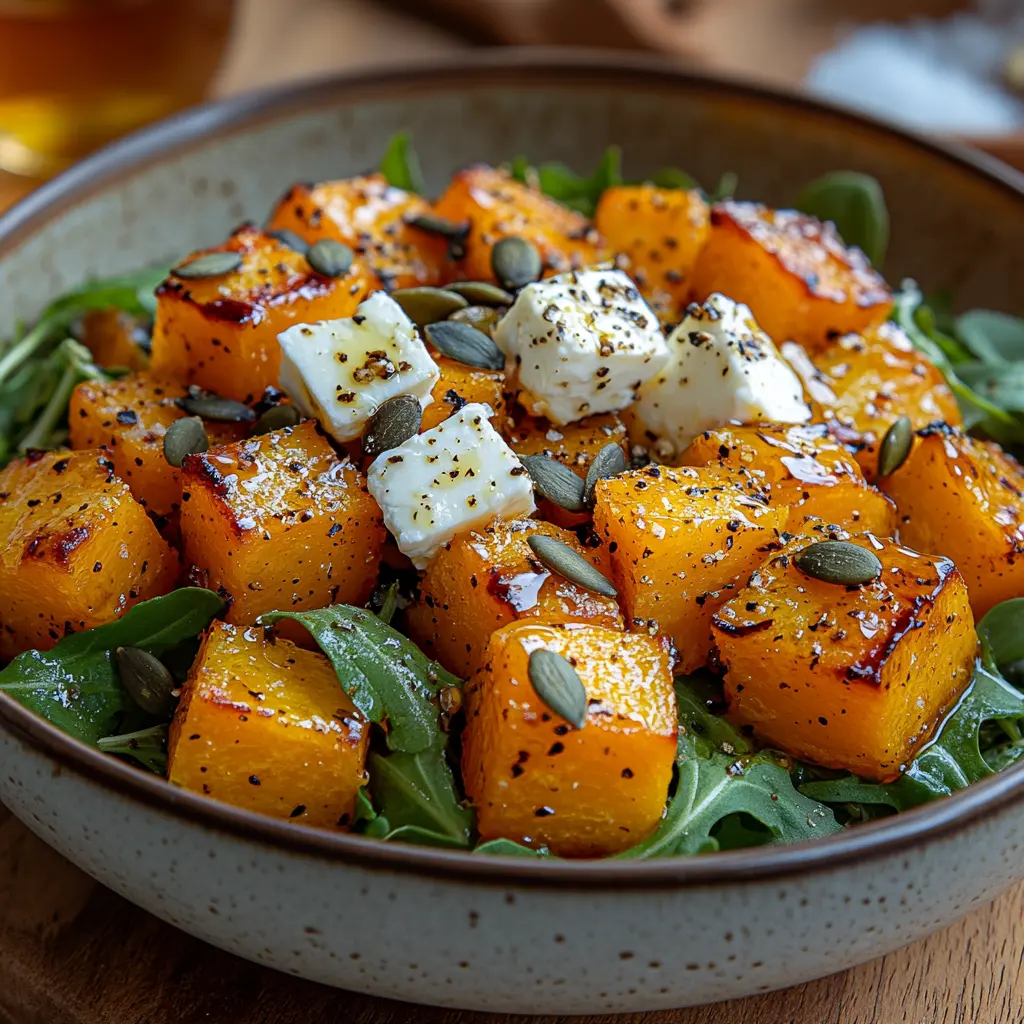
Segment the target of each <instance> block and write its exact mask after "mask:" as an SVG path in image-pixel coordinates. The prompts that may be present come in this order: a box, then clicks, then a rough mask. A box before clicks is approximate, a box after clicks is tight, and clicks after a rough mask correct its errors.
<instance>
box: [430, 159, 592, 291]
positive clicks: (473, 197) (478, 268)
mask: <svg viewBox="0 0 1024 1024" xmlns="http://www.w3.org/2000/svg"><path fill="white" fill-rule="evenodd" d="M434 210H435V213H437V214H438V215H439V216H441V217H445V218H447V219H448V220H450V221H453V222H454V223H456V224H464V223H468V224H469V234H468V235H467V236H466V239H465V242H464V245H463V247H464V249H465V255H464V256H463V257H462V258H461V259H460V260H458V261H457V262H456V264H455V268H456V276H457V277H460V278H463V279H465V280H470V281H493V280H494V275H493V273H492V272H491V249H493V248H494V243H495V242H497V241H499V240H500V239H502V238H505V237H506V236H508V235H518V236H519V237H520V238H525V239H527V240H528V241H530V242H532V243H533V244H534V245H535V246H536V247H537V250H538V251H539V252H540V255H541V260H542V262H543V265H544V273H545V276H547V275H548V274H557V273H562V272H564V271H567V270H578V269H580V268H581V267H587V266H590V265H591V264H593V263H595V262H597V260H598V259H599V252H600V251H602V250H600V246H599V238H598V234H597V232H596V231H595V230H594V229H593V228H592V227H591V225H590V222H589V221H588V220H587V219H586V218H585V217H583V216H582V215H581V214H579V213H576V212H575V211H573V210H570V209H569V208H568V207H566V206H562V204H561V203H558V202H555V200H554V199H549V198H548V197H547V196H546V195H544V194H543V193H542V192H541V191H540V190H539V189H535V188H530V187H529V186H528V185H524V184H523V183H522V182H520V181H516V180H515V178H513V177H512V176H511V175H510V174H508V173H507V172H505V171H501V170H498V169H497V168H494V167H484V166H480V167H470V168H468V169H467V170H465V171H460V172H459V173H458V174H456V175H455V177H454V178H452V180H451V182H450V183H449V185H448V189H447V191H446V192H445V193H444V195H443V196H441V198H440V199H439V200H438V201H437V204H436V205H435V207H434Z"/></svg>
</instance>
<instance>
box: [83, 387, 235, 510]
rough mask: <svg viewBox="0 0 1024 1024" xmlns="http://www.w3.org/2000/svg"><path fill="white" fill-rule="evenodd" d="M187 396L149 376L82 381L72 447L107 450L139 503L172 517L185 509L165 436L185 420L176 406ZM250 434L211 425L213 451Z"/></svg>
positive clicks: (183, 390) (231, 426) (225, 425)
mask: <svg viewBox="0 0 1024 1024" xmlns="http://www.w3.org/2000/svg"><path fill="white" fill-rule="evenodd" d="M187 394H188V389H187V388H186V387H185V385H184V384H181V383H179V382H178V381H176V380H173V379H171V378H161V377H154V376H153V375H152V374H150V373H145V372H143V373H132V374H129V375H128V376H127V377H121V378H120V379H119V380H111V381H96V380H87V381H83V382H82V383H81V384H79V385H78V387H77V388H75V391H74V394H73V395H72V396H71V406H70V410H69V412H68V420H69V425H70V428H71V447H72V448H99V447H100V446H101V445H105V446H106V447H107V448H109V449H110V458H111V459H112V460H113V463H114V471H115V472H116V473H117V475H118V476H119V477H120V478H121V479H122V480H124V481H125V483H127V484H128V486H129V487H130V488H131V489H132V494H133V495H134V496H135V500H136V501H137V502H139V504H140V505H143V506H144V507H145V508H146V509H148V510H149V512H150V513H152V514H153V515H155V516H158V517H167V516H170V515H172V514H174V513H175V512H177V510H178V506H179V505H180V504H181V474H180V472H179V471H178V470H177V469H175V468H174V466H172V465H171V464H170V463H169V462H168V461H167V459H165V458H164V434H166V433H167V428H168V427H169V426H170V425H171V424H172V423H173V422H174V421H175V420H178V419H181V418H182V417H183V416H185V415H186V413H184V412H183V411H182V410H181V409H179V408H178V406H177V405H176V404H175V403H176V400H177V399H179V398H184V397H185V396H186V395H187ZM245 432H246V428H245V425H244V424H238V423H213V422H208V423H206V434H207V436H208V437H209V438H210V442H211V444H214V445H218V444H227V443H228V442H229V441H237V440H239V439H240V438H242V437H243V436H244V435H245Z"/></svg>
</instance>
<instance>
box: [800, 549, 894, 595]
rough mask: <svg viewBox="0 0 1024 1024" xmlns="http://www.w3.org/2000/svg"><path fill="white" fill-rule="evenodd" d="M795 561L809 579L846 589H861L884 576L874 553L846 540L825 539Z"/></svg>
mask: <svg viewBox="0 0 1024 1024" xmlns="http://www.w3.org/2000/svg"><path fill="white" fill-rule="evenodd" d="M793 561H794V562H795V563H796V567H797V568H798V569H799V570H800V571H801V572H802V573H804V574H806V575H807V576H812V577H813V578H814V579H816V580H822V581H823V582H824V583H836V584H839V585H841V586H844V587H858V586H860V585H861V584H864V583H870V582H871V581H872V580H877V579H878V577H879V576H881V575H882V563H881V562H880V561H879V560H878V556H877V555H876V554H875V553H874V552H873V551H868V549H867V548H862V547H861V546H860V545H859V544H851V543H850V542H849V541H846V540H823V541H820V542H819V543H817V544H812V545H811V546H810V547H806V548H804V549H803V551H801V552H800V554H798V555H796V556H795V557H794V559H793Z"/></svg>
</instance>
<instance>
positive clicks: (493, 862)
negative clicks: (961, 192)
mask: <svg viewBox="0 0 1024 1024" xmlns="http://www.w3.org/2000/svg"><path fill="white" fill-rule="evenodd" d="M610 80H613V81H614V82H615V84H616V85H617V86H621V87H623V88H626V87H628V86H636V87H639V88H641V89H644V88H646V89H661V90H663V91H671V92H680V93H683V94H686V93H700V92H703V93H712V94H716V95H719V96H722V97H728V98H731V99H734V100H737V101H746V102H751V103H757V104H768V105H774V106H776V107H782V108H786V109H789V110H791V111H793V112H794V113H801V114H803V115H805V116H812V117H815V118H817V119H821V120H830V121H833V122H840V123H843V124H845V125H846V126H848V127H855V128H857V129H859V130H861V131H865V132H869V133H871V134H874V135H876V136H879V135H880V136H885V137H888V138H889V139H891V140H892V141H893V142H895V143H898V144H900V145H902V146H905V147H910V148H913V149H917V150H919V151H921V152H923V153H924V154H926V155H927V156H928V157H929V158H931V159H933V160H935V161H936V162H939V163H944V164H946V165H953V166H955V167H957V168H959V169H960V170H961V171H964V172H967V173H968V174H969V175H970V176H972V177H974V178H975V179H978V180H980V181H983V182H985V183H986V184H987V185H989V186H990V187H996V188H997V189H999V190H1001V191H1006V192H1009V193H1010V194H1011V195H1013V196H1014V197H1016V198H1018V199H1020V200H1022V201H1024V175H1021V174H1019V173H1017V172H1016V171H1014V170H1013V169H1012V168H1010V167H1007V166H1006V165H1004V164H1002V163H1000V162H999V161H997V160H995V159H993V158H991V157H988V156H986V155H985V154H983V153H979V152H974V151H972V150H969V149H968V148H966V147H964V146H959V145H957V144H955V143H950V142H938V141H935V140H932V139H927V138H924V137H920V136H916V135H914V134H913V133H911V132H907V131H904V130H903V129H901V128H898V127H896V126H894V125H890V124H887V123H885V122H882V121H879V120H876V119H873V118H870V117H866V116H864V115H862V114H859V113H856V112H854V111H850V110H846V109H844V108H842V107H840V106H837V105H833V104H827V103H822V102H818V101H816V100H812V99H810V98H808V97H806V96H803V95H799V94H797V93H790V92H786V91H785V90H781V89H777V88H769V87H766V86H761V85H755V84H751V83H747V82H742V81H736V80H729V79H723V78H719V77H716V76H713V75H702V74H696V73H693V72H688V71H683V70H680V69H679V68H678V67H677V66H676V65H675V64H674V63H673V62H672V61H670V60H667V59H663V58H654V57H641V56H624V55H623V54H622V53H621V51H609V52H603V51H592V50H561V49H551V48H549V49H523V50H514V49H509V50H482V51H468V52H467V53H465V54H457V55H453V56H446V57H444V58H443V59H441V60H433V61H430V62H418V63H416V64H415V65H411V66H405V67H402V68H395V69H386V70H375V71H365V72H357V73H354V74H347V75H340V76H334V77H331V78H326V79H320V80H316V81H313V82H309V83H303V84H299V85H291V86H285V87H281V88H274V89H268V90H265V91H262V92H256V93H250V94H246V95H243V96H239V97H236V98H232V99H226V100H221V101H218V102H214V103H209V104H206V105H204V106H200V107H197V108H194V109H193V110H190V111H186V112H185V113H183V114H179V115H177V116H175V117H172V118H169V119H167V120H165V121H162V122H160V123H158V124H156V125H153V126H151V127H148V128H145V129H143V130H141V131H139V132H137V133H135V134H133V135H131V136H129V137H127V138H125V139H123V140H121V141H119V142H116V143H114V144H112V145H110V146H108V147H107V148H105V149H103V150H101V151H100V152H98V153H96V154H94V155H93V156H91V157H89V158H87V159H86V160H84V161H82V162H81V163H79V164H77V165H75V166H74V167H72V168H71V169H70V170H68V171H66V172H65V173H64V174H62V175H60V176H59V177H57V178H55V179H53V180H52V181H50V182H48V183H47V184H45V185H43V186H42V187H41V188H39V189H38V190H37V191H35V192H33V193H32V194H30V195H29V196H27V197H26V198H25V199H23V200H22V201H21V202H20V203H18V204H17V205H16V206H14V207H13V208H11V209H10V210H9V211H7V212H6V213H4V214H3V215H2V216H0V259H2V258H3V257H4V256H6V255H8V254H10V253H11V252H12V251H14V250H15V249H16V248H17V247H18V245H19V244H20V243H22V242H23V241H24V240H25V239H26V238H27V237H29V236H30V235H31V234H32V233H33V231H34V230H36V229H37V228H38V227H39V226H41V225H42V224H43V223H45V222H46V221H47V220H48V219H50V217H52V216H53V215H54V214H55V213H58V212H61V211H63V210H65V209H67V208H69V207H71V206H73V205H75V204H76V203H78V202H80V201H82V200H83V199H85V198H87V197H88V196H89V195H91V194H93V193H94V192H95V191H97V190H98V189H100V188H101V187H107V186H109V185H111V184H113V183H116V182H117V181H118V180H121V179H123V178H125V177H128V176H129V175H130V174H131V173H133V172H135V171H137V170H139V169H140V168H142V167H145V166H147V165H150V164H152V163H154V162H158V161H160V160H162V159H165V158H167V157H169V156H172V155H180V154H181V153H183V152H187V151H188V150H189V149H191V148H193V147H194V146H196V145H198V144H201V143H202V142H203V141H205V140H206V139H207V138H209V137H211V136H213V135H222V134H225V133H230V132H232V131H240V130H244V129H246V128H249V127H251V126H253V125H255V124H258V123H261V122H265V121H271V120H277V119H280V118H281V117H283V116H286V115H288V114H298V113H301V112H308V111H309V110H311V109H315V108H317V107H320V106H325V105H332V104H336V103H338V102H339V101H344V102H346V103H353V102H358V101H360V100H363V99H367V98H379V97H381V96H385V95H392V94H395V93H401V92H408V91H409V90H410V89H415V90H418V91H419V90H424V89H426V90H431V89H433V88H440V87H446V86H455V87H458V88H461V89H470V88H472V87H473V86H474V85H494V84H500V83H502V82H508V83H510V84H513V85H515V84H518V85H523V84H527V85H533V86H537V85H558V84H566V83H572V84H574V85H586V84H588V83H605V84H607V83H608V82H609V81H610ZM0 723H2V724H3V726H4V727H5V728H6V729H7V730H8V731H9V732H11V733H12V734H13V735H14V736H16V737H17V738H18V739H20V740H22V741H24V742H26V743H28V744H30V745H31V746H33V747H35V748H36V749H38V750H39V751H41V752H42V753H43V754H45V755H47V756H48V757H50V758H52V759H53V760H54V761H55V762H56V764H57V766H58V768H57V770H58V771H60V770H63V769H65V768H66V769H71V770H74V771H75V772H77V773H79V774H81V775H83V776H85V777H87V778H89V779H91V780H93V781H94V782H97V783H99V784H101V785H103V786H105V787H107V788H109V789H112V790H114V791H115V792H117V793H119V794H120V795H123V796H127V797H130V798H132V799H136V800H139V801H141V802H143V803H145V804H147V805H148V806H150V807H151V808H154V809H156V810H158V811H164V812H167V813H170V814H171V815H174V816H176V817H181V818H183V819H186V820H188V821H190V822H192V823H194V824H197V825H200V826H202V827H205V828H209V829H212V830H225V831H227V832H230V833H232V834H233V835H235V836H239V837H241V838H243V839H246V840H249V841H254V842H258V843H262V844H265V845H267V846H271V847H276V848H280V849H283V850H287V851H291V852H293V853H295V854H300V855H307V856H313V857H317V858H326V859H328V860H330V861H334V862H341V863H352V864H356V865H358V866H359V867H361V868H364V869H370V870H380V871H392V872H393V871H399V872H404V873H412V874H416V875H426V876H432V877H440V878H447V879H454V880H463V881H465V882H467V883H472V884H475V885H490V886H510V885H520V886H528V887H538V886H539V887H546V888H547V887H557V888H571V889H602V890H605V891H607V890H608V889H609V888H614V890H615V891H637V890H651V889H675V888H687V887H706V886H713V885H722V884H729V883H733V884H735V883H740V882H754V881H767V880H772V879H781V878H786V877H791V876H803V875H806V874H808V873H810V872H819V871H832V870H835V869H838V868H840V867H842V866H845V865H848V864H851V863H858V862H861V861H863V860H864V859H865V858H867V857H881V856H893V855H897V854H899V853H901V852H902V853H909V851H910V850H911V849H912V848H913V847H914V846H916V845H918V844H920V843H923V842H925V841H928V840H934V839H938V838H940V837H944V836H948V835H950V834H952V833H955V832H958V831H961V830H963V829H965V828H967V827H968V826H969V825H971V824H972V823H973V822H975V821H976V820H977V819H979V818H981V817H983V816H987V815H990V814H992V813H995V812H996V811H998V810H1000V809H1001V808H1003V807H1005V806H1006V805H1007V804H1008V803H1010V802H1011V801H1013V800H1016V799H1018V798H1019V797H1020V796H1021V794H1022V792H1024V765H1018V766H1016V767H1015V768H1011V769H1009V770H1008V771H1006V772H1003V773H1001V774H999V775H996V776H993V777H992V778H990V779H986V780H983V781H982V782H979V783H976V784H975V785H973V786H971V787H969V788H968V789H966V790H963V791H961V792H959V793H957V794H954V795H953V796H950V797H947V798H945V799H943V800H939V801H937V802H936V803H934V804H930V805H928V806H926V807H923V808H918V809H916V810H913V811H909V812H906V813H904V814H901V815H897V816H895V817H893V818H890V819H886V820H883V821H878V822H874V823H871V824H866V825H862V826H859V827H857V828H856V829H852V830H850V831H847V832H844V833H841V834H838V835H834V836H829V837H825V838H822V839H819V840H814V841H810V842H805V843H802V844H798V845H794V846H771V847H761V848H758V849H753V850H741V851H734V852H728V853H719V854H715V855H714V856H710V857H680V858H666V859H661V860H649V861H555V860H550V861H549V860H540V859H537V860H533V859H529V858H507V857H488V856H481V855H474V854H470V853H466V852H459V851H447V850H439V849H432V848H429V847H418V846H411V845H402V844H398V843H395V844H386V843H381V842H380V841H378V840H372V839H366V838H363V837H361V836H354V835H348V834H345V833H333V832H327V831H321V830H318V829H312V828H305V827H302V826H296V825H291V824H289V823H287V822H284V821H278V820H276V819H273V818H268V817H264V816H261V815H257V814H253V813H251V812H249V811H244V810H241V809H239V808H235V807H231V806H229V805H227V804H222V803H219V802H217V801H214V800H210V799H208V798H206V797H203V796H200V795H198V794H195V793H191V792H187V791H185V790H180V789H177V788H175V787H173V786H171V785H169V784H168V783H167V782H166V781H164V780H162V779H159V778H157V777H155V776H152V775H147V774H145V773H144V772H141V771H137V770H136V769H134V768H131V767H129V766H128V765H127V764H125V763H123V762H121V761H119V760H118V759H116V758H113V757H110V756H108V755H105V754H102V753H100V752H99V751H98V750H96V749H93V748H91V747H88V746H86V745H85V744H83V743H80V742H79V741H77V740H75V739H72V738H71V737H70V736H68V735H66V734H65V733H63V732H61V731H60V730H59V729H58V728H56V727H55V726H53V725H51V724H50V723H48V722H46V721H45V720H44V719H42V718H39V717H38V716H36V715H35V714H33V713H32V712H31V711H29V710H28V709H27V708H25V707H23V706H22V705H21V704H18V703H17V702H16V701H14V700H13V699H12V698H10V697H8V696H6V695H3V694H0Z"/></svg>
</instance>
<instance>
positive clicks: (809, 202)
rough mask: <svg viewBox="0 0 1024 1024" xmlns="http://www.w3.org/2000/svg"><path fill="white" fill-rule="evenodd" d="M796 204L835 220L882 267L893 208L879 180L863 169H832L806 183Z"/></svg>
mask: <svg viewBox="0 0 1024 1024" xmlns="http://www.w3.org/2000/svg"><path fill="white" fill-rule="evenodd" d="M795 206H796V208H797V209H798V210H802V211H803V212H804V213H809V214H810V215H811V216H812V217H817V218H818V220H823V221H831V222H832V223H833V224H835V226H836V229H837V230H838V231H839V234H840V236H841V237H842V239H843V241H844V242H845V243H846V244H847V245H855V246H857V247H858V248H859V249H861V250H862V251H863V253H864V255H865V256H867V258H868V259H869V260H870V261H871V264H872V266H874V267H875V268H876V269H881V267H882V263H883V262H884V260H885V251H886V249H887V248H888V246H889V208H888V207H887V206H886V204H885V195H884V194H883V192H882V186H881V185H880V184H879V183H878V179H877V178H874V177H872V176H871V175H870V174H862V173H861V172H859V171H832V172H831V173H829V174H823V175H822V176H821V177H820V178H815V180H814V181H812V182H810V183H809V184H807V185H805V186H804V188H803V189H802V190H801V192H800V194H799V195H798V196H797V198H796V203H795Z"/></svg>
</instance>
